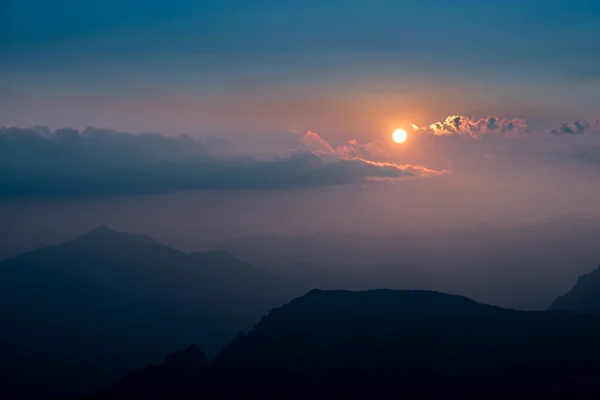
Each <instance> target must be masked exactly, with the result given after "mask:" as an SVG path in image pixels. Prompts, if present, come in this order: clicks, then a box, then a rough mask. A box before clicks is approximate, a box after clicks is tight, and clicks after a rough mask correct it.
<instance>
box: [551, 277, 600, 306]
mask: <svg viewBox="0 0 600 400" xmlns="http://www.w3.org/2000/svg"><path fill="white" fill-rule="evenodd" d="M548 309H549V310H553V311H575V312H581V313H600V266H599V267H598V268H596V269H595V270H594V271H592V272H590V273H588V274H585V275H582V276H580V277H579V278H578V279H577V283H576V284H575V286H573V288H572V289H571V290H569V292H568V293H567V294H565V295H563V296H559V297H558V298H557V299H556V300H555V301H554V302H553V303H552V304H551V305H550V307H549V308H548Z"/></svg>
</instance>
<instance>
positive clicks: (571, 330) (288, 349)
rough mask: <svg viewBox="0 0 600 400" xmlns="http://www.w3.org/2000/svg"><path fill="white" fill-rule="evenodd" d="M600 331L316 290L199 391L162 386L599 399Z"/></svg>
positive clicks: (555, 320) (447, 299) (245, 338)
mask: <svg viewBox="0 0 600 400" xmlns="http://www.w3.org/2000/svg"><path fill="white" fill-rule="evenodd" d="M599 334H600V317H597V316H594V315H583V314H575V313H565V312H548V311H536V312H526V311H517V310H510V309H503V308H498V307H494V306H489V305H485V304H481V303H477V302H475V301H473V300H470V299H468V298H466V297H462V296H455V295H448V294H443V293H438V292H430V291H392V290H374V291H363V292H350V291H322V290H313V291H311V292H309V293H308V294H306V295H304V296H302V297H300V298H297V299H295V300H293V301H291V302H290V303H288V304H286V305H284V306H282V307H280V308H275V309H273V310H272V311H271V312H270V313H269V314H268V315H266V316H265V317H263V318H262V319H261V320H260V322H259V323H258V324H257V325H256V326H255V327H254V329H252V330H251V331H250V332H249V333H248V334H240V335H238V336H237V337H236V338H235V339H234V340H233V341H232V342H231V343H230V344H229V345H228V346H227V347H225V348H224V349H223V350H222V351H221V352H220V353H219V355H218V356H217V357H216V358H215V359H214V360H212V361H211V362H210V363H209V365H208V366H207V367H204V368H203V369H202V370H198V369H196V371H195V377H196V378H195V382H194V383H190V381H186V383H185V385H173V380H171V381H169V380H168V379H167V381H169V384H168V385H164V384H163V385H159V386H160V387H161V388H162V389H164V391H161V394H162V396H164V397H162V398H174V396H170V395H169V393H170V394H173V393H177V396H181V398H183V397H187V396H189V398H199V397H200V396H201V395H206V394H207V393H218V392H214V390H222V391H226V390H231V389H232V388H235V389H236V390H239V392H240V393H244V394H246V395H247V394H248V393H253V391H254V390H258V389H259V388H262V389H264V388H265V387H268V388H276V387H281V384H290V385H294V386H287V387H288V388H292V387H293V388H295V389H294V393H297V392H295V390H297V389H298V388H302V387H304V386H306V385H307V384H312V385H314V384H317V385H320V384H326V385H327V387H328V388H330V389H331V388H334V389H335V390H336V392H337V393H338V394H340V393H344V392H346V393H347V394H351V393H357V392H355V391H356V390H358V389H361V388H365V387H370V388H371V391H374V390H376V388H378V387H379V388H385V387H386V386H381V385H382V384H391V383H393V384H394V385H396V387H397V388H398V387H399V386H398V385H403V386H402V387H403V388H404V389H403V390H402V391H400V392H399V393H407V392H406V391H407V390H409V389H411V390H412V389H415V390H419V391H420V394H421V395H423V394H424V393H425V392H424V391H425V390H426V389H427V388H428V389H430V390H434V391H439V392H438V393H437V394H438V395H441V394H443V395H445V396H447V395H448V394H452V392H451V390H456V389H460V390H465V389H473V388H481V389H482V390H484V393H486V394H487V397H489V396H492V395H498V394H499V393H500V392H498V390H500V389H504V390H518V391H519V393H520V394H523V393H525V392H524V390H531V391H533V392H536V393H537V394H540V392H541V391H547V392H546V394H553V395H555V396H556V395H557V394H559V393H561V391H563V393H567V394H568V395H574V393H575V392H577V391H584V393H587V394H589V393H591V391H595V393H596V394H598V393H600V392H599V390H600V383H599V382H598V381H597V376H598V373H600V341H598V340H597V338H598V335H599ZM161 379H162V378H161ZM159 381H160V382H163V383H164V382H165V381H164V380H159ZM215 385H217V386H215ZM299 385H300V386H299ZM262 389H261V390H262ZM388 389H389V387H388ZM156 390H157V387H156V385H146V384H145V383H142V384H140V385H137V386H136V385H131V384H130V385H127V386H125V385H122V384H119V385H116V386H115V387H112V388H111V389H110V390H108V391H106V392H104V393H101V394H100V395H99V396H98V397H99V398H127V397H128V396H134V397H137V398H140V397H144V398H148V397H152V394H153V393H156V392H155V391H156ZM169 390H172V391H171V392H169ZM209 390H211V392H209ZM287 390H288V394H290V392H289V390H290V389H287ZM175 391H176V392H175ZM183 394H185V395H186V396H183ZM321 394H322V392H321ZM579 394H581V393H579ZM107 396H108V397H107ZM129 398H133V397H129ZM178 398H179V397H178Z"/></svg>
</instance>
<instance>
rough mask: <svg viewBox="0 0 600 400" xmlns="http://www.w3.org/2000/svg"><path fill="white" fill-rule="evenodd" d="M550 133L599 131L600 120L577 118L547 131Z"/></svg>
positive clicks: (558, 134) (570, 133) (569, 133)
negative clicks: (590, 121) (590, 120)
mask: <svg viewBox="0 0 600 400" xmlns="http://www.w3.org/2000/svg"><path fill="white" fill-rule="evenodd" d="M548 132H549V133H550V134H552V135H557V136H569V135H577V134H581V133H587V132H600V120H596V121H594V122H592V123H589V122H588V121H586V120H577V121H574V122H572V123H563V124H561V125H560V126H559V127H557V128H554V129H550V130H549V131H548Z"/></svg>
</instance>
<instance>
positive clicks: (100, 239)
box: [70, 224, 160, 246]
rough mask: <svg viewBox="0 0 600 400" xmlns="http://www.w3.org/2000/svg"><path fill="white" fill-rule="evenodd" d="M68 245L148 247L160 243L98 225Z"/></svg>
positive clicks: (149, 238) (145, 237)
mask: <svg viewBox="0 0 600 400" xmlns="http://www.w3.org/2000/svg"><path fill="white" fill-rule="evenodd" d="M70 243H77V244H94V245H101V244H110V245H114V244H117V243H120V244H124V245H131V246H150V245H159V244H160V243H159V242H157V241H156V240H154V239H152V238H151V237H149V236H146V235H143V234H139V233H128V232H118V231H116V230H114V229H112V228H111V227H109V226H108V225H104V224H103V225H98V226H97V227H95V228H94V229H92V230H91V231H89V232H87V233H84V234H83V235H81V236H79V237H78V238H76V239H75V240H73V241H71V242H70Z"/></svg>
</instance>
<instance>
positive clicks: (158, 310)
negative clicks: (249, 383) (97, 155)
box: [0, 226, 600, 398]
mask: <svg viewBox="0 0 600 400" xmlns="http://www.w3.org/2000/svg"><path fill="white" fill-rule="evenodd" d="M440 251H442V252H443V251H445V250H443V249H442V250H440ZM507 270H509V271H511V270H513V268H508V267H507ZM597 275H598V272H597V271H595V272H594V273H592V274H590V276H589V277H583V278H581V279H580V280H579V282H578V284H577V285H576V286H575V288H574V289H573V290H572V291H571V292H570V293H568V294H567V295H565V296H564V297H563V298H559V299H557V300H556V301H555V303H554V304H553V305H552V306H551V309H553V310H554V309H556V310H570V311H583V312H590V311H591V312H597V311H600V307H599V306H598V301H597V298H598V296H597V293H600V279H599V278H598V276H597ZM540 276H543V275H540ZM538 279H539V277H538ZM541 280H543V279H541ZM500 282H502V281H500ZM476 286H477V285H474V284H473V282H468V281H465V275H461V274H460V273H457V271H456V270H453V269H449V270H446V271H439V270H435V269H428V268H423V267H422V266H416V265H410V264H405V265H396V266H389V265H388V266H386V265H383V266H381V265H380V266H374V267H373V268H370V269H365V268H362V269H348V270H342V269H339V268H337V269H335V268H326V267H321V266H317V265H315V264H313V263H306V262H304V263H294V264H291V265H287V266H283V265H276V266H274V265H261V266H257V265H255V264H250V263H247V262H244V261H241V260H240V259H238V258H236V257H235V256H233V255H231V254H230V253H229V252H227V251H224V250H214V251H209V252H203V253H184V252H181V251H178V250H175V249H172V248H170V247H168V246H165V245H163V244H161V243H159V242H157V241H155V240H153V239H152V238H150V237H148V236H145V235H140V234H131V233H123V232H117V231H114V230H112V229H111V228H109V227H107V226H99V227H97V228H96V229H94V230H92V231H90V232H88V233H86V234H84V235H82V236H80V237H78V238H76V239H74V240H71V241H68V242H65V243H62V244H59V245H56V246H51V247H46V248H41V249H38V250H34V251H31V252H28V253H25V254H22V255H20V256H17V257H13V258H10V259H8V260H5V261H2V262H0V321H2V329H0V395H4V397H5V398H8V396H9V395H18V396H19V397H20V398H47V397H48V396H51V395H61V394H65V395H68V394H78V393H86V392H90V391H92V390H94V389H97V388H100V387H103V386H106V385H108V384H110V383H111V382H115V381H116V380H117V379H118V378H119V377H121V376H123V375H124V374H126V373H127V372H130V371H134V370H136V369H138V368H140V366H143V365H146V364H148V363H158V362H159V360H161V359H162V358H163V357H164V356H165V355H166V354H169V352H171V351H173V350H174V349H178V348H179V349H181V348H186V347H187V346H189V345H190V344H191V343H195V344H196V345H198V347H199V348H201V349H202V350H203V351H205V352H206V356H202V357H207V358H209V359H212V358H214V357H215V356H217V355H218V356H217V357H216V358H215V359H214V360H213V361H212V362H211V363H210V368H211V370H212V369H213V368H215V367H216V366H218V365H221V364H223V363H225V364H223V365H229V363H234V362H235V363H238V362H242V361H240V360H242V359H241V358H240V359H238V355H235V354H237V353H232V352H231V351H232V350H231V349H236V348H238V347H237V346H239V345H240V343H246V340H248V339H243V338H247V337H253V336H252V335H253V333H250V334H249V335H248V336H238V338H237V339H236V340H235V341H234V342H231V339H232V338H234V337H236V335H237V334H239V333H240V332H243V331H248V330H249V329H251V327H252V326H253V324H254V323H256V321H258V320H259V318H260V317H261V316H263V315H265V314H266V313H267V312H269V310H272V309H273V308H275V307H278V306H280V305H282V304H284V303H286V302H288V301H290V300H292V299H294V298H296V297H298V296H302V295H303V294H305V293H307V292H309V291H310V290H312V289H315V288H318V289H322V290H340V289H345V290H372V289H380V288H386V289H423V288H428V289H435V290H438V291H444V292H453V293H463V292H462V289H465V288H472V287H476ZM508 289H515V291H518V289H519V288H515V287H509V288H508ZM479 290H481V292H482V293H485V291H486V290H492V289H490V288H488V287H481V288H479ZM328 293H330V294H328ZM373 293H377V294H370V295H368V296H367V295H364V296H367V297H361V296H362V295H361V296H358V295H356V296H358V297H353V296H355V295H354V294H351V293H350V294H349V292H321V291H316V292H311V293H310V294H309V295H307V296H304V297H301V298H300V299H298V300H295V301H293V302H292V303H290V305H287V306H285V307H284V308H282V310H288V311H289V310H294V309H295V308H294V307H296V306H294V304H309V303H310V302H312V301H316V302H315V303H314V307H317V309H315V310H313V312H315V313H317V314H318V315H320V317H318V318H324V319H332V322H333V321H335V318H334V317H333V316H329V315H325V314H319V313H320V311H319V310H321V309H322V310H323V312H325V311H326V310H329V305H327V304H325V299H330V297H328V296H333V297H331V301H332V304H333V303H336V302H337V301H338V300H337V298H338V297H340V296H341V298H343V299H344V301H343V302H342V303H343V304H352V307H357V308H356V310H355V311H353V312H356V313H358V314H357V317H360V318H363V319H365V321H366V319H368V314H369V313H372V314H373V318H375V315H379V314H378V311H377V310H375V309H372V307H376V308H377V307H384V306H385V307H387V303H386V302H387V301H392V300H393V299H396V298H398V299H399V298H402V299H404V300H403V301H404V302H405V305H404V306H403V307H405V308H410V307H414V308H415V309H420V307H422V306H423V305H422V304H421V302H423V301H425V303H426V304H429V303H430V302H432V301H433V302H434V304H439V303H440V301H439V299H444V301H441V303H444V302H445V301H448V302H450V303H451V304H454V303H452V302H455V301H459V300H456V299H458V298H457V297H452V296H449V295H445V296H446V297H444V295H432V294H431V293H430V292H427V293H430V294H428V295H424V294H418V293H425V292H406V293H410V295H405V294H402V295H401V294H397V293H405V292H385V291H383V292H380V291H377V292H373ZM385 293H388V294H387V295H385ZM389 293H396V294H393V295H392V294H389ZM465 293H469V291H468V290H465ZM369 296H375V297H369ZM386 296H387V297H386ZM389 296H392V297H389ZM397 296H400V297H397ZM402 296H409V297H402ZM411 296H412V297H411ZM436 296H442V297H436ZM356 299H363V300H360V301H358V300H356ZM374 299H376V300H374ZM386 299H387V300H386ZM434 299H435V300H434ZM460 299H462V300H460V302H462V303H460V304H464V305H465V307H467V306H466V304H471V306H472V307H474V309H477V310H487V311H485V312H483V311H482V314H481V315H484V316H485V318H488V317H487V315H488V313H489V314H490V315H493V316H494V317H490V318H492V319H494V318H496V317H495V316H496V315H498V316H501V317H498V318H500V320H502V321H504V319H503V318H505V317H504V316H505V315H511V316H512V315H521V316H522V318H523V319H524V320H526V321H530V322H526V323H525V322H523V323H524V324H529V323H534V322H535V324H536V326H537V324H538V320H537V319H535V318H538V317H535V318H534V319H530V316H532V315H533V316H536V315H538V314H537V313H519V312H517V311H510V312H509V310H502V311H498V310H501V309H497V308H495V307H491V306H483V305H481V304H478V303H475V302H473V301H470V300H467V299H465V298H460ZM317 300H318V301H317ZM346 300H348V303H344V302H345V301H346ZM363 301H364V302H365V303H364V304H363ZM395 301H396V300H393V302H395ZM378 302H383V303H382V304H381V305H380V304H379V303H378ZM321 303H323V304H321ZM450 303H449V304H450ZM310 304H312V303H310ZM394 304H395V303H394ZM410 304H413V305H410ZM432 304H433V303H432ZM440 306H443V305H442V304H440ZM471 306H468V307H471ZM290 307H292V308H290ZM436 307H437V306H436ZM442 309H443V308H442ZM470 309H471V308H469V310H470ZM307 310H308V309H307ZM368 310H371V311H368ZM373 310H375V311H373ZM390 310H392V309H389V310H388V311H390ZM288 311H286V313H287V312H288ZM339 311H340V312H342V313H346V312H348V311H347V310H346V311H344V310H343V309H340V310H339ZM359 311H360V312H359ZM392 311H393V310H392ZM396 311H397V310H396ZM396 311H393V312H394V313H396ZM306 312H308V311H306ZM390 312H391V311H390ZM403 312H404V313H406V312H408V311H407V310H404V311H403ZM278 313H280V311H277V309H276V310H275V311H273V312H272V313H271V314H269V317H267V319H266V320H269V318H271V316H272V315H279V314H278ZM360 313H363V314H364V315H363V314H360ZM444 313H445V311H444V312H443V313H442V314H444ZM348 315H349V314H348ZM399 315H400V314H399ZM402 315H404V314H402ZM478 315H479V314H478ZM539 315H546V314H539ZM549 315H555V314H554V313H549ZM561 315H562V314H561ZM305 317H306V318H309V320H307V324H309V325H311V326H313V325H314V328H315V329H320V330H321V332H328V331H330V330H331V329H334V327H333V326H330V325H327V324H325V325H322V324H323V323H324V322H323V321H320V320H315V321H313V320H312V319H310V318H313V317H310V316H309V315H308V314H306V315H305ZM303 318H304V317H303ZM360 318H358V319H357V323H358V321H361V319H360ZM377 318H379V317H377ZM386 318H392V316H391V315H389V316H387V317H385V318H384V319H386ZM394 318H395V317H394ZM448 318H450V317H448ZM452 318H454V317H452ZM452 318H451V320H452ZM461 318H462V317H461ZM469 318H470V317H469ZM511 318H512V317H511ZM519 318H521V317H519ZM531 318H533V317H531ZM539 318H541V320H542V321H546V319H545V318H550V319H551V320H552V321H556V324H559V322H558V321H566V320H567V319H568V318H573V320H574V321H575V323H576V324H578V323H579V322H577V321H579V320H582V321H583V320H585V318H586V317H574V316H570V317H569V316H560V317H557V316H553V317H539ZM392 319H393V318H392ZM517 319H518V318H517ZM518 320H519V321H521V320H520V319H518ZM263 321H264V320H263ZM277 321H278V320H277ZM340 321H341V320H340ZM417 321H420V320H417ZM569 321H570V320H569ZM292 322H293V321H292ZM350 322H351V321H349V320H348V321H346V322H344V323H350ZM374 322H377V323H379V320H374ZM451 322H452V323H458V322H457V321H454V320H452V321H451ZM366 323H368V321H367V322H366ZM390 323H391V322H390ZM419 323H421V322H419ZM423 323H425V322H423ZM426 323H427V324H429V322H426ZM473 323H474V322H473ZM514 323H515V324H516V322H514ZM519 323H521V322H519ZM544 323H546V322H544ZM560 323H562V322H560ZM261 324H263V322H261V323H260V324H259V325H258V326H257V329H258V327H261V326H263V325H261ZM286 324H287V323H286ZM295 324H296V322H293V324H292V325H289V326H290V328H289V329H292V331H296V330H298V329H300V327H299V326H297V325H295ZM469 324H471V322H469ZM511 324H513V321H512V320H510V321H509V325H507V326H509V327H510V326H512V325H511ZM547 324H554V322H547ZM292 326H293V328H291V327H292ZM494 326H495V325H494ZM375 327H376V325H374V328H375ZM393 327H395V328H393ZM426 327H429V328H432V329H447V327H445V326H434V325H431V324H430V325H426ZM426 327H425V325H424V327H423V328H422V329H423V331H422V332H420V334H422V335H427V333H426V330H427V329H429V328H426ZM392 328H393V329H397V327H396V325H393V326H392V325H390V327H389V329H392ZM261 329H262V328H261ZM261 329H258V331H257V332H261ZM281 329H288V328H285V324H283V325H282V326H281ZM311 329H312V328H311ZM335 329H337V328H335ZM349 329H350V331H349V332H350V333H349V334H351V332H356V334H357V335H359V336H360V335H363V334H365V335H367V336H368V335H369V333H368V332H367V333H366V332H362V331H360V329H358V328H357V327H355V326H354V325H352V326H351V327H350V328H349ZM386 329H388V328H386ZM478 329H479V328H478ZM482 329H483V328H482ZM486 329H487V328H486ZM494 329H496V328H494ZM515 329H517V330H518V331H519V332H521V333H522V332H523V331H522V329H524V328H523V327H522V326H521V325H518V326H517V325H515ZM531 329H537V328H531ZM553 329H558V328H556V327H553ZM590 329H591V328H590ZM593 329H595V325H594V327H593ZM292 331H290V332H288V333H287V334H293V332H292ZM301 331H302V329H300V330H299V331H298V332H301ZM253 332H254V331H253ZM360 332H362V333H360ZM393 332H396V331H393ZM536 332H537V331H536ZM397 333H398V332H396V333H394V334H397ZM497 333H498V332H496V331H490V332H488V331H485V332H484V333H482V334H485V335H488V336H489V335H496V334H497ZM378 334H379V333H378ZM462 334H463V333H460V334H459V333H456V335H459V336H460V335H462ZM536 334H537V333H536ZM569 334H571V333H569ZM488 336H485V337H486V338H487V337H488ZM455 339H456V338H455ZM273 340H275V341H278V340H280V339H279V338H277V337H274V338H273ZM299 340H305V339H304V338H300V339H299ZM306 340H308V339H306ZM311 340H312V339H311ZM332 340H333V339H332ZM340 340H341V339H340ZM344 340H345V339H344ZM386 340H387V339H386ZM390 340H391V339H390ZM435 340H438V339H437V338H436V339H435ZM456 340H458V339H456ZM473 340H475V339H473ZM482 340H483V339H482ZM485 340H488V339H485ZM511 340H512V339H511ZM536 340H537V339H536ZM540 340H542V339H540ZM544 340H545V339H544ZM548 340H550V339H548ZM561 340H562V339H561ZM228 343H230V344H229V346H228V347H226V348H225V350H222V349H223V348H224V347H225V346H227V344H228ZM252 343H254V342H252ZM273 343H276V342H273ZM273 343H272V345H273ZM307 343H308V342H307ZM311 343H312V342H311ZM340 343H342V342H340ZM344 343H346V342H344ZM357 343H358V342H357ZM361 343H362V342H361ZM359 344H360V343H359ZM559 344H560V343H559ZM321 345H323V346H325V344H319V346H321ZM232 346H233V347H232ZM244 346H245V345H244ZM252 346H254V344H253V345H252ZM311 346H312V345H311ZM327 346H329V344H327ZM489 346H492V343H491V342H490V344H489ZM561 346H562V344H561ZM190 349H191V350H190V351H191V353H193V354H196V356H198V357H200V356H199V355H198V354H197V353H198V352H199V350H198V351H196V350H197V349H196V350H194V348H190ZM319 349H320V348H319ZM221 350H222V351H221ZM267 350H268V351H270V350H269V349H266V350H265V351H267ZM236 351H237V350H236ZM244 351H245V350H244ZM248 351H250V350H248ZM286 351H287V350H286ZM290 351H292V350H290ZM293 351H296V350H293ZM298 351H299V350H298ZM303 351H304V350H303ZM307 351H308V350H307ZM310 351H317V350H314V349H313V350H310ZM318 351H321V350H318ZM340 351H342V350H340ZM344 351H346V350H344ZM478 351H479V350H478ZM486 351H487V350H486ZM186 354H187V356H185V357H184V359H187V358H186V357H188V356H190V352H188V353H186ZM202 354H204V353H202ZM231 354H233V355H231ZM267 354H268V353H265V357H261V359H262V360H263V361H265V362H271V361H268V360H269V358H268V357H267ZM293 354H296V353H293ZM234 355H235V357H234ZM194 357H195V356H194ZM194 357H192V358H194ZM202 357H200V358H202ZM230 357H233V358H230ZM269 357H271V356H269ZM290 357H292V356H290ZM293 357H296V355H294V356H293ZM297 357H301V358H302V357H305V356H304V355H302V354H301V353H298V355H297ZM306 357H309V356H306ZM310 357H317V358H318V357H320V356H318V355H316V354H313V353H311V355H310ZM310 357H309V358H310ZM327 357H329V356H327ZM177 359H179V358H177V357H175V360H177ZM310 359H312V358H310ZM236 360H237V361H236ZM172 361H173V359H171V361H170V362H169V363H167V364H169V365H171V367H172ZM243 362H250V363H254V362H256V361H252V360H251V361H243ZM273 362H275V361H273ZM278 362H279V361H278ZM302 362H305V361H302ZM306 362H308V361H306ZM311 362H312V361H311ZM200 364H202V363H201V362H198V363H197V364H194V365H195V366H196V367H198V366H199V365H200ZM171 367H167V370H169V371H173V369H172V368H171ZM196 367H195V368H196ZM204 367H205V366H202V368H204ZM292 367H293V366H292ZM157 368H158V369H156V368H154V369H152V371H153V372H152V374H154V375H156V374H159V375H160V374H162V372H161V371H163V370H164V368H159V367H157ZM253 368H254V367H253ZM277 368H279V366H278V367H277ZM282 368H283V367H282ZM285 368H287V367H285ZM285 368H283V369H282V370H284V371H285ZM294 368H295V367H294ZM327 368H329V367H327ZM170 373H172V372H170ZM154 375H153V376H154ZM136 376H137V377H138V378H136V379H138V380H139V379H142V380H144V376H145V374H141V375H139V374H138V375H136ZM156 379H159V378H156ZM170 379H171V378H169V379H167V380H170ZM224 379H225V378H224ZM226 379H229V378H226ZM286 379H287V378H286ZM303 379H304V378H303ZM159 381H160V379H159Z"/></svg>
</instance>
